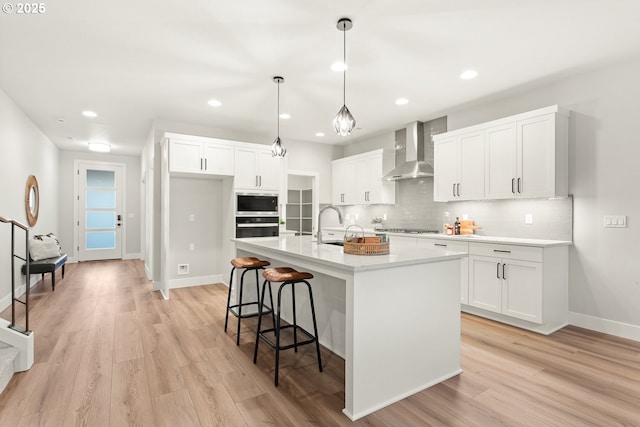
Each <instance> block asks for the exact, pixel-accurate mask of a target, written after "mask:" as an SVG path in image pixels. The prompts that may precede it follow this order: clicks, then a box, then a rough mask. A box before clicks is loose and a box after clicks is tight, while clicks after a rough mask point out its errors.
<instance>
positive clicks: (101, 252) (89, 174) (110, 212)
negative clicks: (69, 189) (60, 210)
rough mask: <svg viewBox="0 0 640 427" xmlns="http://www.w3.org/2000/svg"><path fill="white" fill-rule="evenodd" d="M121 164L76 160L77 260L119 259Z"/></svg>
mask: <svg viewBox="0 0 640 427" xmlns="http://www.w3.org/2000/svg"><path fill="white" fill-rule="evenodd" d="M123 176H124V171H123V166H121V165H107V164H100V163H89V162H87V163H80V164H79V168H78V197H77V202H78V205H77V206H78V223H77V225H78V259H79V260H80V261H92V260H102V259H121V258H122V223H123V219H124V216H123V215H124V209H123V197H122V192H123V190H122V187H123V185H124V182H123Z"/></svg>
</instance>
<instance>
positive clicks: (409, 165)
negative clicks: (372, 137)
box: [382, 121, 433, 181]
mask: <svg viewBox="0 0 640 427" xmlns="http://www.w3.org/2000/svg"><path fill="white" fill-rule="evenodd" d="M402 130H403V131H404V129H402ZM402 133H403V132H401V131H396V167H395V168H394V169H393V170H392V171H391V172H389V173H388V174H386V175H385V176H383V177H382V179H384V180H387V181H399V180H403V179H416V178H424V177H427V176H433V167H432V166H431V165H430V164H429V163H427V162H425V161H424V128H423V124H422V122H417V121H416V122H411V123H409V124H408V125H407V128H406V137H405V141H404V144H403V141H398V140H397V139H398V138H397V137H398V136H400V137H401V135H402ZM403 152H404V158H398V157H400V156H401V155H402V154H403ZM399 155H400V156H399Z"/></svg>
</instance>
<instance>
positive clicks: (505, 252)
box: [493, 249, 511, 254]
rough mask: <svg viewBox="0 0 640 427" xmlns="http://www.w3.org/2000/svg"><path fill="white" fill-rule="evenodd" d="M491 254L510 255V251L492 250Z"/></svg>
mask: <svg viewBox="0 0 640 427" xmlns="http://www.w3.org/2000/svg"><path fill="white" fill-rule="evenodd" d="M493 252H499V253H501V254H510V253H511V251H505V250H502V249H494V250H493Z"/></svg>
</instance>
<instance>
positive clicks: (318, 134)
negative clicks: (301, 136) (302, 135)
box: [316, 132, 324, 136]
mask: <svg viewBox="0 0 640 427" xmlns="http://www.w3.org/2000/svg"><path fill="white" fill-rule="evenodd" d="M316 136H324V132H316Z"/></svg>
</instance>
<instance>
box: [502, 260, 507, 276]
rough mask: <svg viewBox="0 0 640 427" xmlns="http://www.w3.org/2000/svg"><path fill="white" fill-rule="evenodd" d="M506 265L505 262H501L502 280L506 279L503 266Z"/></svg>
mask: <svg viewBox="0 0 640 427" xmlns="http://www.w3.org/2000/svg"><path fill="white" fill-rule="evenodd" d="M506 266H507V264H502V280H507V278H506V277H504V268H505V267H506Z"/></svg>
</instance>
